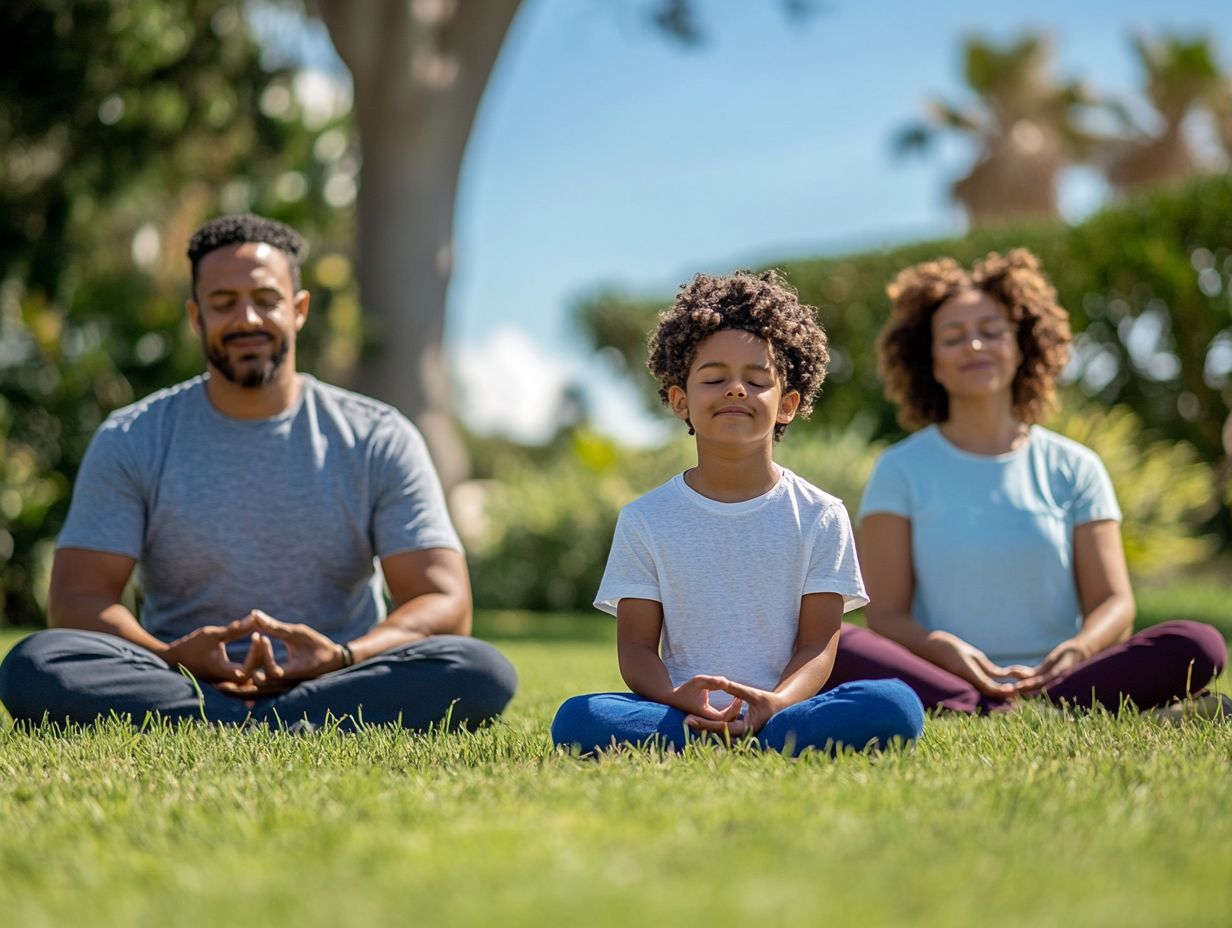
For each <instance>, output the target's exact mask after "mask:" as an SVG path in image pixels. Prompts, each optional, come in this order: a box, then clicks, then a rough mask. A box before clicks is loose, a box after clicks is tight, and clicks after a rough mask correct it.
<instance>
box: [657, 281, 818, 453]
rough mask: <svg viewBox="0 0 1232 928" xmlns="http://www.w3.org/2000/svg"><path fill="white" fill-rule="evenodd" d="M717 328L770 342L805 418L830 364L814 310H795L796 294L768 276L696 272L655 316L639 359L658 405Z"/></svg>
mask: <svg viewBox="0 0 1232 928" xmlns="http://www.w3.org/2000/svg"><path fill="white" fill-rule="evenodd" d="M724 329H741V330H743V331H745V332H752V333H753V334H754V335H757V336H759V337H760V338H764V339H765V340H766V341H767V342H769V343H770V356H771V358H772V360H773V364H774V367H775V370H776V371H777V372H778V375H779V379H780V381H782V383H783V391H784V392H789V391H791V390H796V391H797V392H799V394H800V406H799V408H798V409H797V415H799V416H800V417H802V418H805V419H807V418H808V416H809V414H810V413H812V411H813V397H815V396H816V395H817V391H818V390H820V389H821V384H822V381H824V380H825V379H826V365H827V364H829V363H830V352H829V351H828V350H827V348H826V332H825V329H823V328H822V326H821V323H820V322H818V321H817V310H815V309H814V308H813V307H811V306H806V305H804V304H802V303H801V302H800V298H799V297H798V296H797V294H796V291H795V289H793V288H792V286H791V285H790V284H788V283H787V281H786V280H784V279H783V278H782V276H780V275H779V273H778V272H777V271H774V270H769V271H764V272H762V273H760V274H755V273H753V272H752V271H737V272H736V273H734V274H728V275H725V276H722V277H711V276H709V275H706V274H698V275H697V276H696V277H694V278H693V280H692V281H691V282H690V283H687V284H683V285H682V286H681V287H680V292H679V293H677V294H676V302H675V303H673V304H672V306H671V307H670V308H668V309H666V310H664V311H663V312H662V313H660V314H659V322H658V325H657V326H656V328H655V330H654V332H652V333H651V335H650V357H649V358H648V359H647V361H646V366H647V367H649V368H650V372H651V373H652V374H654V376H655V378H656V379H657V380H658V381H659V398H660V399H662V401H663V402H664V404H666V403H667V402H668V399H667V395H668V390H669V389H670V388H671V387H673V386H675V387H680V388H681V389H684V387H685V384H686V382H687V381H688V379H689V367H690V366H691V365H692V364H693V359H694V358H695V357H696V356H697V346H698V345H700V344H701V343H702V341H703V340H705V339H706V338H707V337H709V336H711V335H713V334H714V333H715V332H720V331H723V330H724ZM786 430H787V426H786V425H785V424H783V423H778V424H776V425H775V427H774V440H775V441H778V440H779V439H780V438H782V437H783V433H784V432H785V431H786ZM692 433H693V427H692V425H690V426H689V434H692Z"/></svg>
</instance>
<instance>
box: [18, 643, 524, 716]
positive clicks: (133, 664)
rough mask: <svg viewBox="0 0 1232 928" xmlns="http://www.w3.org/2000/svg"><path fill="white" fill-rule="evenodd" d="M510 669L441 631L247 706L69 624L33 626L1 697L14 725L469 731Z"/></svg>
mask: <svg viewBox="0 0 1232 928" xmlns="http://www.w3.org/2000/svg"><path fill="white" fill-rule="evenodd" d="M516 688H517V673H516V671H514V669H513V665H512V664H510V663H509V661H508V660H507V659H506V658H505V656H504V655H503V654H501V653H500V652H499V651H497V650H496V648H494V647H492V646H491V645H490V644H487V643H486V642H483V641H477V640H476V639H474V638H464V637H460V636H457V635H439V636H436V637H432V638H426V639H424V640H422V641H416V642H413V643H411V644H408V645H404V646H403V647H400V648H394V649H393V650H391V651H386V652H385V653H384V654H379V655H377V656H376V657H374V658H372V659H370V660H366V661H364V662H363V663H360V664H356V665H354V666H353V667H348V668H346V669H345V670H338V671H335V672H334V673H328V674H326V675H325V676H322V677H318V678H317V679H315V680H308V681H305V682H304V683H300V684H299V685H297V686H295V687H294V688H293V689H291V690H290V691H288V692H286V693H283V694H282V695H280V696H275V697H270V698H266V699H258V700H257V701H256V703H255V704H254V705H253V706H251V707H249V706H248V705H246V704H245V703H244V701H243V700H241V699H236V698H234V697H232V696H226V695H224V694H223V693H221V692H219V691H218V690H217V689H215V688H214V687H212V686H210V685H209V684H208V683H202V684H197V683H196V682H195V681H193V680H192V679H190V678H189V677H187V676H185V675H184V674H182V673H180V672H178V671H176V670H172V669H171V668H169V667H168V666H167V665H166V664H165V663H164V662H163V660H162V659H161V658H160V657H158V656H157V655H156V654H154V653H153V652H151V651H148V650H146V649H145V648H143V647H141V646H140V645H135V644H132V643H131V642H128V641H125V640H124V639H122V638H117V637H116V636H114V635H107V634H103V633H101V632H87V631H77V630H74V629H58V628H57V629H49V630H47V631H42V632H36V633H34V634H33V635H31V636H29V637H28V638H25V639H23V640H22V641H20V642H18V644H17V645H16V646H14V648H13V649H12V650H11V651H10V652H9V654H8V656H7V657H6V658H5V659H4V663H3V664H0V702H3V703H4V706H5V708H6V709H8V710H9V714H10V715H12V716H13V719H14V721H16V722H24V723H35V724H37V723H39V722H41V721H43V720H44V719H46V720H48V721H50V722H54V723H60V722H66V721H67V722H73V723H77V724H80V725H89V724H91V723H92V722H95V721H96V720H98V719H100V718H107V717H108V716H110V715H111V714H112V713H114V714H116V715H118V716H127V717H129V718H131V719H132V721H134V722H136V723H140V722H142V721H143V720H144V719H145V717H146V715H147V714H152V715H156V716H159V717H161V718H165V719H174V720H187V719H196V720H199V721H205V722H216V723H223V724H234V725H238V724H241V723H243V722H246V721H248V720H250V719H251V720H252V721H254V722H256V723H265V724H269V725H274V726H278V725H287V726H290V725H293V724H294V723H296V722H299V721H300V720H307V721H309V722H311V723H313V724H316V725H322V724H324V723H325V722H326V718H327V716H332V718H334V719H337V720H340V723H341V727H342V728H343V730H347V731H350V730H354V728H355V727H356V726H357V725H358V724H360V723H362V724H364V725H382V724H401V725H402V726H403V727H404V728H409V729H414V730H420V731H422V730H424V729H427V728H428V727H429V726H430V725H435V724H438V723H440V722H441V721H443V720H445V719H446V718H448V721H449V725H450V727H453V728H458V727H465V728H468V729H474V728H475V727H476V726H478V725H479V724H481V723H483V722H485V721H488V720H489V719H492V718H494V717H496V716H497V715H499V714H500V712H501V710H502V709H504V708H505V706H506V704H507V703H508V702H509V700H510V699H511V698H512V697H513V692H514V690H515V689H516Z"/></svg>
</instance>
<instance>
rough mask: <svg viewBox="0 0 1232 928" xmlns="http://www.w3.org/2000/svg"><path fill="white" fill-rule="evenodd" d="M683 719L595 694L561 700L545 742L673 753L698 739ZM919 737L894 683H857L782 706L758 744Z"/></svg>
mask: <svg viewBox="0 0 1232 928" xmlns="http://www.w3.org/2000/svg"><path fill="white" fill-rule="evenodd" d="M684 720H685V713H684V712H681V711H680V710H679V709H674V708H672V707H671V706H665V705H663V704H662V703H657V702H654V701H653V700H650V699H644V698H643V697H641V696H637V695H635V694H633V693H594V694H591V695H588V696H574V697H573V698H571V699H567V700H566V701H565V703H564V704H563V705H562V706H561V707H560V709H558V710H557V712H556V718H555V719H554V720H553V722H552V741H553V742H555V743H556V744H558V745H565V746H568V745H577V746H579V747H580V748H581V750H582V753H584V754H590V753H592V752H594V751H600V750H603V749H604V748H608V747H611V746H612V745H613V744H638V745H640V744H644V743H646V742H648V741H652V740H653V741H655V742H657V743H660V744H663V745H665V746H669V747H671V748H674V749H676V750H680V749H681V748H683V747H684V745H685V744H687V743H688V742H689V741H690V740H691V739H693V738H695V737H697V735H696V734H695V733H693V732H692V731H691V730H690V729H688V727H687V726H686V725H685V721H684ZM923 731H924V706H923V704H922V703H921V702H920V700H919V697H918V696H916V695H915V693H913V692H912V691H911V688H910V687H908V686H907V684H905V683H903V682H902V681H900V680H857V681H855V682H852V683H844V684H843V685H842V686H837V687H835V688H834V689H832V690H827V691H826V692H824V693H821V694H820V695H817V696H814V697H813V698H812V699H806V700H804V701H803V702H800V703H796V704H795V705H794V706H788V707H787V708H786V709H784V710H783V711H782V712H779V713H777V714H775V715H774V716H772V717H771V718H770V721H768V722H767V723H766V725H765V727H764V728H763V729H762V730H761V732H760V733H759V735H758V737H757V740H758V742H759V743H760V744H761V745H762V747H764V748H769V749H770V750H773V751H790V753H791V754H792V756H793V757H794V756H795V755H796V754H799V753H800V752H801V751H803V750H806V749H808V748H814V749H816V750H821V751H828V752H830V753H834V752H835V751H837V750H840V749H842V748H845V747H850V748H855V749H856V750H864V749H865V748H867V747H874V746H875V747H878V748H883V747H886V746H887V745H889V744H890V743H891V742H893V741H894V740H895V739H899V740H901V741H904V742H909V741H914V740H915V739H917V738H918V737H920V734H921V733H922V732H923Z"/></svg>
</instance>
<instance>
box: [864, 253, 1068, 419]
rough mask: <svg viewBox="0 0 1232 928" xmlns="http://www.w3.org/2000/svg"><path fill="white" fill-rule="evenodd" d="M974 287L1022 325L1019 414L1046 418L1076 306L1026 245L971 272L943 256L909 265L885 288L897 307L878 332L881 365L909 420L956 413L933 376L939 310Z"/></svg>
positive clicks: (889, 391) (1016, 390) (1016, 388)
mask: <svg viewBox="0 0 1232 928" xmlns="http://www.w3.org/2000/svg"><path fill="white" fill-rule="evenodd" d="M972 290H977V291H981V292H983V293H985V294H987V295H988V296H990V297H992V298H993V299H995V300H996V301H997V302H999V303H1000V304H1001V305H1003V306H1005V307H1006V308H1007V309H1008V310H1009V316H1010V322H1011V323H1012V324H1013V325H1014V326H1016V327H1017V330H1018V350H1019V352H1020V353H1021V354H1022V363H1021V364H1020V365H1019V366H1018V373H1017V374H1015V375H1014V383H1013V388H1012V396H1013V409H1014V415H1015V416H1017V417H1018V418H1019V419H1020V420H1021V421H1023V422H1026V423H1034V422H1039V421H1040V420H1041V419H1042V418H1043V417H1044V415H1045V414H1046V413H1047V412H1048V410H1049V408H1050V407H1051V406H1052V405H1053V403H1054V402H1055V399H1056V378H1057V376H1058V375H1059V374H1060V373H1061V370H1062V368H1064V367H1065V362H1066V361H1067V360H1068V358H1069V344H1070V328H1069V314H1068V313H1067V312H1066V311H1065V310H1064V309H1063V308H1062V307H1061V306H1060V305H1059V304H1058V303H1057V291H1056V289H1055V288H1054V287H1053V286H1052V284H1051V283H1049V282H1048V278H1047V277H1045V276H1044V272H1043V271H1042V270H1041V268H1040V263H1039V259H1038V258H1036V257H1035V255H1033V254H1031V252H1029V251H1027V250H1026V249H1025V248H1015V249H1014V250H1013V251H1011V252H1010V253H1009V254H1007V255H1005V256H1004V257H1002V256H1001V255H1000V254H998V253H997V252H995V251H993V252H990V253H989V254H988V255H987V256H986V257H985V258H984V259H983V260H982V261H977V262H976V264H975V266H974V267H972V268H971V270H970V272H968V271H966V270H964V269H963V267H962V266H961V265H960V264H959V263H958V262H957V261H955V260H954V259H953V258H941V259H940V260H938V261H925V262H923V263H922V264H916V265H913V266H912V267H909V268H906V269H905V270H903V271H901V272H900V273H899V275H898V276H897V277H896V278H894V282H893V283H892V284H890V285H889V287H887V288H886V292H887V293H888V294H889V295H890V302H891V304H892V308H891V312H890V318H889V320H888V321H887V322H886V324H885V326H884V327H883V328H882V330H881V334H880V335H879V336H878V338H877V367H878V370H879V372H880V374H881V379H882V381H883V382H884V383H885V395H886V397H887V398H888V399H889V400H890V401H891V402H892V403H894V404H895V405H897V406H898V421H899V423H900V424H901V425H902V426H903V427H904V428H907V429H917V428H921V427H923V426H925V425H929V424H931V423H934V422H944V421H945V420H946V419H948V418H949V415H950V398H949V395H948V394H947V393H946V392H945V388H944V387H942V386H941V384H939V383H937V381H936V379H935V378H934V377H933V333H932V318H933V313H935V312H936V311H937V309H938V308H939V307H940V306H941V304H943V303H945V302H946V301H947V300H949V299H951V298H953V297H955V296H958V295H959V294H961V293H966V292H968V291H972Z"/></svg>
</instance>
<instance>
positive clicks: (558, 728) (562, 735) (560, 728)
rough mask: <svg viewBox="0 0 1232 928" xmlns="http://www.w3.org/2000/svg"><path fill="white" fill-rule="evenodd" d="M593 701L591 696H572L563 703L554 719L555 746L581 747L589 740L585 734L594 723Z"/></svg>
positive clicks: (553, 739) (553, 734)
mask: <svg viewBox="0 0 1232 928" xmlns="http://www.w3.org/2000/svg"><path fill="white" fill-rule="evenodd" d="M591 701H592V697H590V696H570V697H569V698H568V699H566V700H565V701H564V702H563V703H561V705H560V708H559V709H557V710H556V716H555V717H554V718H553V719H552V743H553V744H555V745H560V746H568V745H572V744H577V745H581V744H583V742H585V741H586V740H587V739H586V736H585V734H584V733H585V732H586V731H587V729H588V728H589V727H590V725H591V724H592V723H593V721H594V713H593V712H592V711H591Z"/></svg>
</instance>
